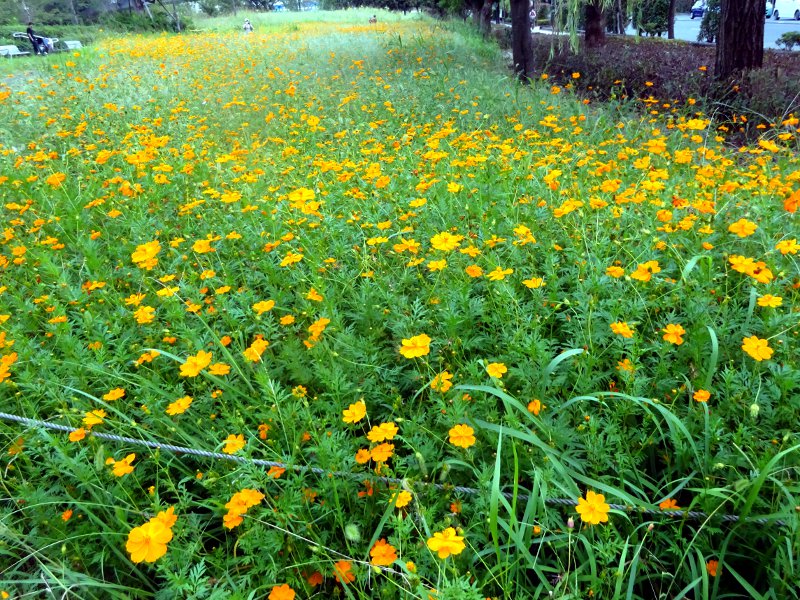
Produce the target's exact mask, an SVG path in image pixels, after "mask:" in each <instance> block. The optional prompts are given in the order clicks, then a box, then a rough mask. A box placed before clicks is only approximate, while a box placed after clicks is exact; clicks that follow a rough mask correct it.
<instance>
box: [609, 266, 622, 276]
mask: <svg viewBox="0 0 800 600" xmlns="http://www.w3.org/2000/svg"><path fill="white" fill-rule="evenodd" d="M606 275H608V276H609V277H614V278H619V277H622V276H623V275H625V269H623V268H622V267H618V266H616V265H612V266H610V267H608V268H606Z"/></svg>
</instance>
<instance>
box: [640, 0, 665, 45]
mask: <svg viewBox="0 0 800 600" xmlns="http://www.w3.org/2000/svg"><path fill="white" fill-rule="evenodd" d="M669 5H670V0H649V1H648V2H640V3H639V4H638V6H637V7H636V11H635V12H634V19H633V24H634V27H636V29H637V31H638V32H639V35H641V34H642V33H646V34H647V35H657V36H661V35H662V34H663V33H664V32H665V31H667V29H668V28H669Z"/></svg>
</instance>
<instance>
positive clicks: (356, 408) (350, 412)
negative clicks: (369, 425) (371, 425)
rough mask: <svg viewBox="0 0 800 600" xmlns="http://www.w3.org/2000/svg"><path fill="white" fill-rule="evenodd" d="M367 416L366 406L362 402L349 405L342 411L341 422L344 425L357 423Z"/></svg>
mask: <svg viewBox="0 0 800 600" xmlns="http://www.w3.org/2000/svg"><path fill="white" fill-rule="evenodd" d="M366 416H367V405H366V404H364V401H363V400H359V401H358V402H356V403H354V404H351V405H350V406H349V407H347V408H346V409H345V410H343V411H342V420H343V421H344V422H345V423H358V422H359V421H360V420H361V419H363V418H364V417H366Z"/></svg>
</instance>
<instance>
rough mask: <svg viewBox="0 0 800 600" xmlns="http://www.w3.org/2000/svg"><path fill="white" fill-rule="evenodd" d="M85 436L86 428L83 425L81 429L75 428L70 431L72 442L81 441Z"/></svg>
mask: <svg viewBox="0 0 800 600" xmlns="http://www.w3.org/2000/svg"><path fill="white" fill-rule="evenodd" d="M85 437H86V430H85V429H84V428H83V427H81V428H80V429H75V430H73V431H70V433H69V441H70V442H80V441H81V440H82V439H83V438H85Z"/></svg>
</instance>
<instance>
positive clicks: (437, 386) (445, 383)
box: [431, 371, 453, 394]
mask: <svg viewBox="0 0 800 600" xmlns="http://www.w3.org/2000/svg"><path fill="white" fill-rule="evenodd" d="M451 379H453V374H452V373H448V372H447V371H442V372H441V373H439V374H438V375H437V376H436V377H434V378H433V380H432V381H431V389H432V390H433V391H435V392H440V393H442V394H444V393H445V392H446V391H447V390H449V389H450V388H451V387H453V383H452V381H451Z"/></svg>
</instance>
